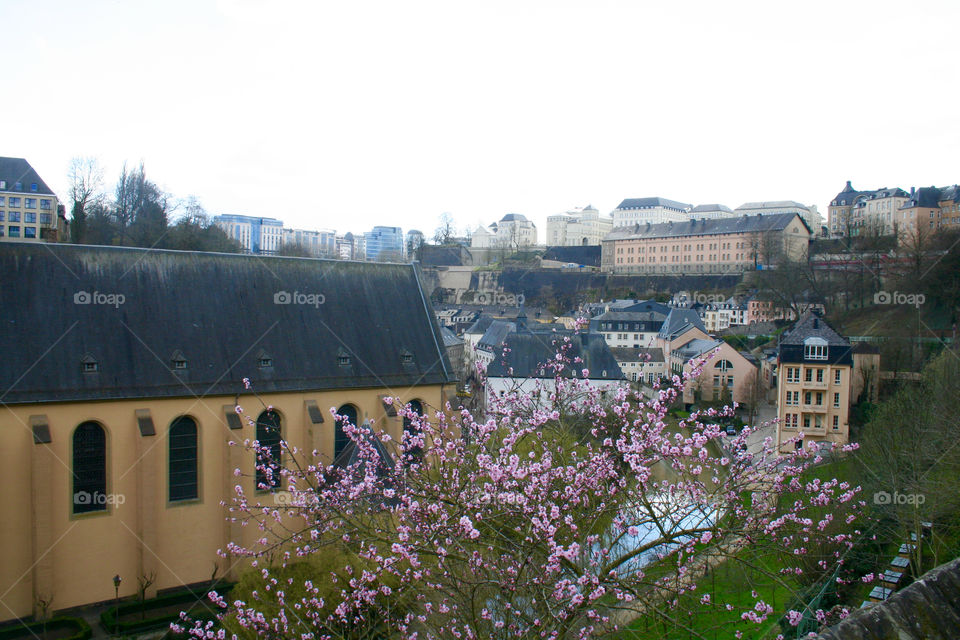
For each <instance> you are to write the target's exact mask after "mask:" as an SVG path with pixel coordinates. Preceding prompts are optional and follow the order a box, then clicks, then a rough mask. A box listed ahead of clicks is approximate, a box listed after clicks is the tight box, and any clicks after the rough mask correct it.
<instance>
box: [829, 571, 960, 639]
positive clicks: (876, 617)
mask: <svg viewBox="0 0 960 640" xmlns="http://www.w3.org/2000/svg"><path fill="white" fill-rule="evenodd" d="M817 637H818V638H821V639H822V640H841V639H842V640H887V639H890V640H914V639H916V640H948V639H954V638H960V558H957V559H956V560H953V561H952V562H948V563H946V564H942V565H940V566H939V567H937V568H936V569H933V570H931V571H929V572H927V573H926V574H924V575H923V577H922V578H920V579H919V580H917V581H916V582H914V583H913V584H911V585H910V586H909V587H907V588H906V589H904V590H902V591H899V592H897V593H895V594H894V595H892V596H891V597H890V599H889V600H886V601H885V602H880V603H877V604H874V605H871V606H869V607H866V608H864V609H858V610H857V611H855V612H854V613H852V614H851V615H850V617H848V618H847V619H846V620H843V621H842V622H840V623H839V624H837V625H834V626H833V627H830V628H829V629H827V630H826V631H824V632H823V633H822V634H820V635H819V636H817Z"/></svg>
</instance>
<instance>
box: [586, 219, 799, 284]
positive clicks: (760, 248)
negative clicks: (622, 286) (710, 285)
mask: <svg viewBox="0 0 960 640" xmlns="http://www.w3.org/2000/svg"><path fill="white" fill-rule="evenodd" d="M811 237H812V233H811V231H810V228H809V227H808V226H807V225H806V223H805V222H804V221H803V219H802V218H801V217H800V216H799V215H798V214H796V213H778V214H773V215H763V214H759V215H755V216H741V217H738V218H719V219H711V220H689V221H687V222H664V223H661V224H634V225H630V226H625V227H617V228H616V229H614V230H613V231H611V232H610V233H609V234H608V235H607V237H606V238H604V240H603V248H602V253H601V261H600V264H601V269H602V270H604V271H607V272H609V273H617V274H630V273H637V274H676V275H681V274H736V273H743V272H744V271H748V270H753V269H757V268H758V267H760V268H762V267H768V266H770V265H774V264H776V263H777V262H779V261H781V260H783V259H792V260H796V259H799V258H801V257H803V256H805V255H806V252H807V249H808V247H809V244H810V239H811Z"/></svg>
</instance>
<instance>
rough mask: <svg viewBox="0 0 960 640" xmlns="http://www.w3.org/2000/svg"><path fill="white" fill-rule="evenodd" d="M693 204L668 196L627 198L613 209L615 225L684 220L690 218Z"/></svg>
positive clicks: (623, 225)
mask: <svg viewBox="0 0 960 640" xmlns="http://www.w3.org/2000/svg"><path fill="white" fill-rule="evenodd" d="M691 209H693V206H692V205H689V204H686V203H684V202H677V201H676V200H668V199H667V198H660V197H654V198H627V199H626V200H624V201H622V202H621V203H620V204H618V205H617V208H616V209H614V210H613V226H614V227H625V226H627V225H633V224H645V223H647V222H649V223H650V224H658V223H660V222H684V221H686V220H689V219H690V211H691Z"/></svg>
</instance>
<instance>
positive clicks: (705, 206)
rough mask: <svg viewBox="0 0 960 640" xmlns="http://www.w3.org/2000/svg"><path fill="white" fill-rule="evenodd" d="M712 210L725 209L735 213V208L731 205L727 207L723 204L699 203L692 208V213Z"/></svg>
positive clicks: (724, 210) (727, 211)
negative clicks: (731, 207)
mask: <svg viewBox="0 0 960 640" xmlns="http://www.w3.org/2000/svg"><path fill="white" fill-rule="evenodd" d="M711 211H723V212H724V213H733V210H732V209H730V207H726V206H724V205H722V204H698V205H697V206H695V207H694V208H693V209H691V211H690V214H691V215H693V214H694V213H709V212H711Z"/></svg>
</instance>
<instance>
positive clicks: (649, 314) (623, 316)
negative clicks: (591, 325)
mask: <svg viewBox="0 0 960 640" xmlns="http://www.w3.org/2000/svg"><path fill="white" fill-rule="evenodd" d="M668 313H669V312H668ZM666 317H667V313H664V312H662V311H660V310H659V309H658V310H656V311H607V312H606V313H604V314H602V315H599V316H597V320H607V321H614V320H623V321H631V322H663V320H664V319H665V318H666Z"/></svg>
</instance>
